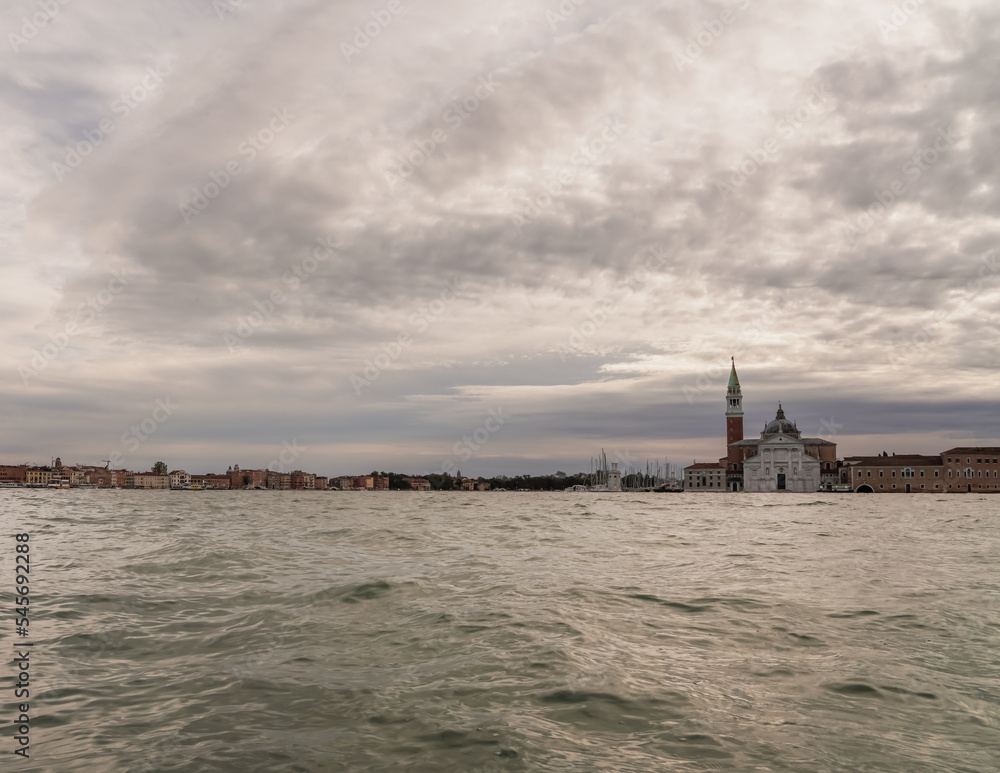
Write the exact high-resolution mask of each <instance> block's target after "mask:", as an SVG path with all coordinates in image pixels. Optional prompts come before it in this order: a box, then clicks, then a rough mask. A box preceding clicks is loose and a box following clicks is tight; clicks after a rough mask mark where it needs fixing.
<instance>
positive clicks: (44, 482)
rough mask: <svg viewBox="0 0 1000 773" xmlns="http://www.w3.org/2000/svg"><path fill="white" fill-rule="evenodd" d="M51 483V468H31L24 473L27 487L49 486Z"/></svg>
mask: <svg viewBox="0 0 1000 773" xmlns="http://www.w3.org/2000/svg"><path fill="white" fill-rule="evenodd" d="M51 481H52V468H51V467H29V468H28V469H27V470H25V472H24V485H25V486H48V485H49V483H50V482H51Z"/></svg>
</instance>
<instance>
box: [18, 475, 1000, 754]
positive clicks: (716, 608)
mask: <svg viewBox="0 0 1000 773" xmlns="http://www.w3.org/2000/svg"><path fill="white" fill-rule="evenodd" d="M998 521H1000V497H989V496H978V495H960V496H935V495H912V496H905V495H896V496H888V495H886V496H861V495H840V494H838V495H833V494H816V495H795V494H783V495H766V494H760V495H734V494H706V493H700V494H682V495H677V494H666V495H662V494H661V495H657V494H642V495H631V494H615V495H610V494H519V493H500V492H493V493H476V494H472V493H464V494H458V493H454V494H452V493H447V494H446V493H430V494H418V493H413V494H405V493H375V494H372V493H349V492H344V493H337V492H301V493H296V492H132V491H26V490H14V491H3V492H0V524H2V526H3V529H2V531H3V533H4V535H7V536H5V537H4V543H3V544H4V547H3V548H2V552H0V556H2V558H0V566H4V567H5V575H4V576H7V577H10V578H12V577H13V555H14V551H13V545H14V543H13V540H12V539H11V537H10V536H9V535H12V534H13V533H14V532H23V531H27V532H29V533H30V534H31V548H32V553H31V555H32V560H33V562H32V574H31V581H32V585H31V587H32V592H33V599H32V607H31V609H32V614H33V620H32V624H31V634H32V635H31V640H32V641H33V642H34V644H35V647H34V650H35V651H34V653H33V656H32V666H31V669H32V670H31V673H32V696H31V701H30V703H31V713H32V725H31V726H32V733H31V759H30V761H28V762H23V761H21V760H18V758H16V757H14V756H13V754H12V751H13V749H14V748H16V746H15V742H14V741H13V739H12V738H11V736H12V735H13V731H12V729H11V728H12V725H7V727H8V730H7V731H5V733H4V737H3V738H2V740H0V744H2V748H0V754H3V755H4V756H3V758H2V759H4V760H5V761H4V764H3V766H2V767H3V769H4V770H7V769H11V770H20V771H59V772H60V773H72V772H74V771H88V772H95V773H101V772H102V771H310V772H311V771H317V772H319V771H399V770H407V771H479V772H481V773H487V772H488V773H501V772H503V771H511V772H514V771H666V770H678V771H907V772H908V773H909V772H913V771H995V770H1000V654H998V653H1000V646H998V645H1000V611H998V606H997V601H998V591H1000V576H998V567H1000V527H998ZM8 586H9V587H8V588H5V589H3V591H2V592H3V593H4V595H5V596H6V597H7V598H8V599H9V596H10V594H11V593H12V592H13V587H12V586H13V583H12V582H10V583H8ZM20 641H23V640H21V639H19V638H18V637H16V636H15V635H14V629H13V621H12V620H9V622H7V623H4V624H0V647H3V648H5V649H6V650H7V651H8V652H9V651H11V649H12V645H14V644H17V643H19V642H20ZM12 675H13V667H12V666H11V665H10V664H8V665H7V666H4V667H3V671H2V673H0V688H2V691H3V696H4V697H3V701H4V704H3V705H4V713H5V715H6V716H5V720H4V721H7V718H9V719H10V720H13V719H14V716H16V714H12V712H13V710H14V704H13V702H12V700H13V698H12V692H11V690H12V685H13V678H12Z"/></svg>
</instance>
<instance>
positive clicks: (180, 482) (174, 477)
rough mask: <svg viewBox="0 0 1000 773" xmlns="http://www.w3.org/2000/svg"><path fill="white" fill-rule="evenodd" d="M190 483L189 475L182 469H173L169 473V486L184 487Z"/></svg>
mask: <svg viewBox="0 0 1000 773" xmlns="http://www.w3.org/2000/svg"><path fill="white" fill-rule="evenodd" d="M190 484H191V476H190V475H188V474H187V473H186V472H184V470H174V471H173V472H172V473H170V488H184V487H185V486H189V485H190Z"/></svg>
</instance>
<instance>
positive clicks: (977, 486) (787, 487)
mask: <svg viewBox="0 0 1000 773" xmlns="http://www.w3.org/2000/svg"><path fill="white" fill-rule="evenodd" d="M726 449H727V453H726V456H724V457H722V458H721V459H719V460H718V462H702V463H697V464H692V465H690V466H688V467H685V468H684V490H685V491H800V492H813V491H856V492H860V493H886V494H888V493H900V494H908V493H921V492H923V493H959V492H962V493H969V492H974V493H1000V464H998V461H1000V448H993V447H974V446H962V447H958V448H951V449H949V450H947V451H942V452H941V453H940V454H935V455H932V456H923V455H918V454H908V455H905V456H896V455H895V454H893V455H892V456H890V455H888V454H884V453H883V454H882V455H880V456H849V457H846V458H844V459H838V458H837V445H836V443H833V442H832V441H830V440H825V439H823V438H810V437H802V433H801V432H799V429H798V427H797V426H796V425H795V422H793V421H790V420H789V419H787V418H786V417H785V412H784V410H783V409H782V407H781V405H780V404H779V405H778V412H777V414H776V415H775V417H774V420H773V421H771V422H769V423H768V424H766V425H765V426H764V429H763V431H762V432H761V433H760V437H759V438H744V437H743V392H742V389H741V387H740V380H739V377H738V376H737V375H736V363H735V361H734V362H733V367H732V371H731V372H730V375H729V386H728V388H727V393H726Z"/></svg>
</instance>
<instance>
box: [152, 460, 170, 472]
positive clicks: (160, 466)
mask: <svg viewBox="0 0 1000 773" xmlns="http://www.w3.org/2000/svg"><path fill="white" fill-rule="evenodd" d="M153 474H154V475H166V474H167V463H166V462H156V464H154V465H153Z"/></svg>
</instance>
